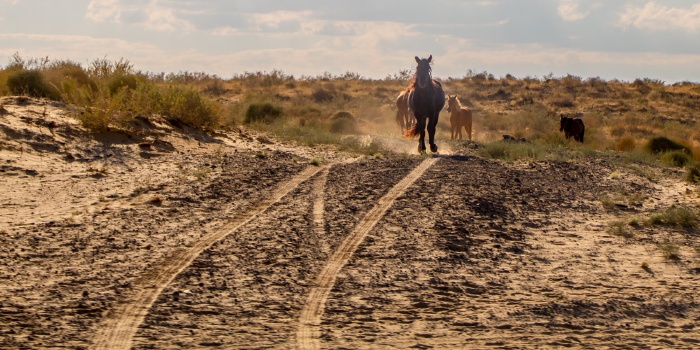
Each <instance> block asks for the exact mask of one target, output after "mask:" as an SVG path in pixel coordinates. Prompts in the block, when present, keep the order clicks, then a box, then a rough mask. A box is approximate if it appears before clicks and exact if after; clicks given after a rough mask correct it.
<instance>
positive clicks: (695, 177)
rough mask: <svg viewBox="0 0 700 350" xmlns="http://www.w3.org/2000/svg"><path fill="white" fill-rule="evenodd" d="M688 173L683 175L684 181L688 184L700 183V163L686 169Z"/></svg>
mask: <svg viewBox="0 0 700 350" xmlns="http://www.w3.org/2000/svg"><path fill="white" fill-rule="evenodd" d="M686 169H687V170H688V172H687V173H686V174H685V181H687V182H690V183H694V184H697V183H700V163H693V164H690V165H688V167H687V168H686Z"/></svg>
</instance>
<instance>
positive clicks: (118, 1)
mask: <svg viewBox="0 0 700 350" xmlns="http://www.w3.org/2000/svg"><path fill="white" fill-rule="evenodd" d="M188 12H189V11H187V9H186V7H185V8H183V7H182V4H180V3H173V2H170V1H167V0H161V1H159V0H150V1H148V3H147V4H143V2H142V1H129V0H90V3H89V4H88V7H87V10H86V13H85V17H86V18H88V19H90V20H92V21H95V22H110V23H117V24H123V25H137V26H142V27H144V28H146V29H150V30H156V31H174V30H176V29H181V30H191V29H193V28H194V25H193V24H192V23H191V22H190V21H187V20H185V19H182V18H180V16H179V15H180V14H183V13H188Z"/></svg>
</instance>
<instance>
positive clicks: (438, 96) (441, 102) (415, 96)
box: [404, 55, 445, 153]
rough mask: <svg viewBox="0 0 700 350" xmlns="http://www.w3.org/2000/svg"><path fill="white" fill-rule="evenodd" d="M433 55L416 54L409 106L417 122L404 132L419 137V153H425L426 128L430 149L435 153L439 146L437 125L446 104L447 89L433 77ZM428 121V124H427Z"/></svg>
mask: <svg viewBox="0 0 700 350" xmlns="http://www.w3.org/2000/svg"><path fill="white" fill-rule="evenodd" d="M432 61H433V55H430V57H428V58H418V56H416V63H417V64H418V65H417V66H416V74H415V77H414V78H413V81H412V82H411V87H412V90H411V91H410V92H409V93H408V108H409V109H410V110H411V111H412V112H413V115H414V116H415V117H416V124H415V125H414V126H413V127H412V128H410V129H408V130H406V131H405V132H404V136H406V137H408V138H414V137H416V135H420V137H419V139H418V153H425V150H426V148H425V129H426V126H427V129H428V143H429V144H430V151H431V152H433V153H435V152H437V151H438V147H437V145H436V144H435V127H436V126H437V123H438V117H439V116H440V111H441V110H442V107H444V106H445V91H444V90H443V89H442V85H441V84H440V82H438V81H436V80H434V79H433V77H432V68H431V67H430V64H431V62H432ZM426 122H427V125H426Z"/></svg>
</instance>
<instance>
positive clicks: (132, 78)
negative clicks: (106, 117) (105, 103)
mask: <svg viewBox="0 0 700 350" xmlns="http://www.w3.org/2000/svg"><path fill="white" fill-rule="evenodd" d="M138 84H139V81H138V77H137V76H136V75H134V74H116V75H114V76H112V77H110V79H109V81H108V82H107V88H108V89H109V92H110V93H111V94H115V93H117V91H119V90H120V89H130V90H134V89H136V87H137V86H138Z"/></svg>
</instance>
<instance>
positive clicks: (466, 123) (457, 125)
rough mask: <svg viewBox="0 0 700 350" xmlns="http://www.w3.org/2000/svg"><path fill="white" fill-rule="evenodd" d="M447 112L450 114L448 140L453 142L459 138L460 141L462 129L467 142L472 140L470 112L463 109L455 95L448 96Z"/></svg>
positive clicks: (467, 109) (465, 108) (467, 108)
mask: <svg viewBox="0 0 700 350" xmlns="http://www.w3.org/2000/svg"><path fill="white" fill-rule="evenodd" d="M447 111H448V112H450V130H451V133H450V139H452V140H454V139H455V138H457V136H459V139H460V140H461V139H462V128H464V130H465V131H466V132H467V137H468V138H469V141H471V140H472V110H471V109H469V107H463V106H462V104H461V103H460V102H459V99H458V98H457V95H448V97H447Z"/></svg>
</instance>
